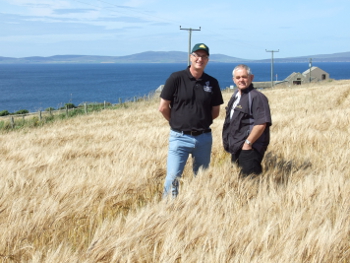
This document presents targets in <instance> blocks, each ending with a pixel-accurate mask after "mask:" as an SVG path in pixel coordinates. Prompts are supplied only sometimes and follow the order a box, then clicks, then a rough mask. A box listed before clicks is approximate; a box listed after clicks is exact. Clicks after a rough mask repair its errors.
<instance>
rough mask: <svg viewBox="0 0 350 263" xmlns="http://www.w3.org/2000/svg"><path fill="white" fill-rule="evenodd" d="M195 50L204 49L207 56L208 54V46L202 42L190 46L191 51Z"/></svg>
mask: <svg viewBox="0 0 350 263" xmlns="http://www.w3.org/2000/svg"><path fill="white" fill-rule="evenodd" d="M197 50H204V51H206V52H207V53H208V56H209V47H208V46H207V45H206V44H204V43H198V44H195V45H194V47H193V48H192V52H196V51H197Z"/></svg>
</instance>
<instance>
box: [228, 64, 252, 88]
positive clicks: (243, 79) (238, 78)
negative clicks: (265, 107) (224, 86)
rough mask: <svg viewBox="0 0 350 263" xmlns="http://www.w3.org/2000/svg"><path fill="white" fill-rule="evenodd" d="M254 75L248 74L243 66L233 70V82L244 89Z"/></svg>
mask: <svg viewBox="0 0 350 263" xmlns="http://www.w3.org/2000/svg"><path fill="white" fill-rule="evenodd" d="M253 79H254V75H248V72H247V70H246V69H244V68H238V69H237V70H235V72H234V77H233V82H234V83H235V84H236V85H237V88H238V89H240V90H243V89H246V88H248V87H249V86H250V84H251V83H252V82H253Z"/></svg>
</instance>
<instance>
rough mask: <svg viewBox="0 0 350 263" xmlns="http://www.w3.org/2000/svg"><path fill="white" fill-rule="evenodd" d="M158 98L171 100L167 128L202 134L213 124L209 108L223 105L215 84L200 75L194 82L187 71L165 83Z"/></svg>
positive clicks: (217, 85) (173, 76) (214, 80)
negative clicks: (168, 125) (168, 126)
mask: <svg viewBox="0 0 350 263" xmlns="http://www.w3.org/2000/svg"><path fill="white" fill-rule="evenodd" d="M160 97H161V98H162V99H164V100H170V101H171V103H170V106H171V114H170V123H169V124H170V127H171V128H172V129H174V130H179V131H191V130H196V131H201V130H205V129H208V128H209V126H210V125H211V124H212V123H213V118H212V107H213V106H219V105H220V104H223V102H224V101H223V99H222V95H221V90H220V87H219V83H218V81H217V80H216V79H215V78H213V77H211V76H209V75H208V74H206V73H203V75H202V76H201V78H200V79H197V80H196V79H195V78H194V77H193V76H192V74H191V73H190V70H189V67H188V68H187V69H185V70H182V71H178V72H174V73H172V74H171V75H170V77H169V78H168V79H167V81H166V83H165V85H164V87H163V90H162V92H161V94H160Z"/></svg>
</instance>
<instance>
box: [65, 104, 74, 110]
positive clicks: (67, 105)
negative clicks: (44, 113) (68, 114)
mask: <svg viewBox="0 0 350 263" xmlns="http://www.w3.org/2000/svg"><path fill="white" fill-rule="evenodd" d="M66 108H68V109H73V108H76V106H75V105H74V104H73V103H66V104H64V109H66Z"/></svg>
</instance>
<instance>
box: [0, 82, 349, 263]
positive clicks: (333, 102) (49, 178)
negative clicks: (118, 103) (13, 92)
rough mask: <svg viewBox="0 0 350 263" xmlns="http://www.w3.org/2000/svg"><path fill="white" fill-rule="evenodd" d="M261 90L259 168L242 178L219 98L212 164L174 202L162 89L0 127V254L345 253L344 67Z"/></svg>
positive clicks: (81, 258)
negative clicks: (165, 193)
mask: <svg viewBox="0 0 350 263" xmlns="http://www.w3.org/2000/svg"><path fill="white" fill-rule="evenodd" d="M264 93H265V94H266V95H267V96H268V98H269V100H270V105H271V110H272V117H273V126H272V129H271V144H270V147H269V149H268V153H267V155H266V157H265V159H264V167H265V172H264V174H263V175H262V176H261V177H260V178H259V179H255V180H242V179H239V178H238V175H237V170H236V169H235V168H234V167H232V166H231V164H230V161H229V156H228V155H227V154H226V153H225V152H224V151H223V149H222V146H221V125H222V122H223V118H224V107H225V105H223V106H222V111H221V114H220V116H219V118H218V119H216V120H215V121H214V124H213V125H212V128H213V136H214V145H213V155H212V166H211V168H210V169H208V170H207V171H203V172H202V173H201V174H200V175H199V176H198V177H197V178H193V176H192V173H191V165H190V162H189V163H188V165H187V166H186V169H185V172H184V176H183V180H182V187H181V192H180V196H179V198H178V199H177V200H175V201H172V202H171V201H170V202H164V201H160V195H161V191H162V184H163V180H164V176H165V170H166V155H167V144H168V143H167V139H168V133H169V127H168V124H167V123H166V121H165V120H164V119H163V118H162V117H161V114H160V113H158V112H157V107H158V99H154V100H152V101H146V102H138V103H134V104H133V105H132V106H130V107H129V108H128V109H118V110H106V111H104V112H102V113H95V114H91V115H88V116H80V117H76V118H72V119H69V120H66V121H60V122H57V123H54V124H51V125H47V126H44V127H41V128H34V129H28V130H22V131H20V132H10V133H7V134H1V135H0V160H1V161H0V192H1V199H0V226H1V231H0V261H1V262H50V263H52V262H350V217H349V216H350V211H349V203H350V165H349V159H350V156H349V155H350V154H349V153H350V150H349V148H350V147H349V146H350V139H349V138H350V136H349V135H350V120H349V116H350V81H334V82H330V83H322V84H311V85H310V86H307V85H304V86H302V87H295V88H290V89H276V90H266V91H264ZM229 97H230V93H228V92H224V100H225V104H226V103H227V101H228V100H229Z"/></svg>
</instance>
